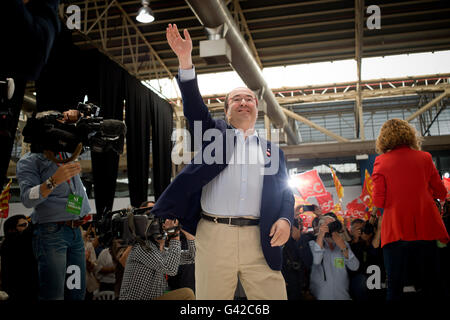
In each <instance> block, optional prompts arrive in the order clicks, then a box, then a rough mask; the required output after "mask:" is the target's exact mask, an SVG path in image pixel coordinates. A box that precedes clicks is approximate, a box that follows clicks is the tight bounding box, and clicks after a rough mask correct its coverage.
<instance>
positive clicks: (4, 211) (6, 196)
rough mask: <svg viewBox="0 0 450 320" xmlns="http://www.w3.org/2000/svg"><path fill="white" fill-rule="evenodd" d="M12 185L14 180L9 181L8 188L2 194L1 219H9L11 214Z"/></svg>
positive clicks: (0, 199) (0, 196)
mask: <svg viewBox="0 0 450 320" xmlns="http://www.w3.org/2000/svg"><path fill="white" fill-rule="evenodd" d="M11 183H12V179H10V180H9V182H8V184H7V185H6V187H5V188H4V189H3V191H2V193H1V194H0V218H7V217H8V214H9V200H10V199H11V192H10V189H11Z"/></svg>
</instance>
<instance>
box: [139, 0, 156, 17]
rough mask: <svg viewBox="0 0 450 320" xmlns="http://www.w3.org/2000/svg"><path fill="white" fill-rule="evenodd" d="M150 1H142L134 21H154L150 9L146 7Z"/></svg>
mask: <svg viewBox="0 0 450 320" xmlns="http://www.w3.org/2000/svg"><path fill="white" fill-rule="evenodd" d="M149 4H150V1H148V0H142V8H140V9H139V11H138V14H137V16H136V20H137V21H139V22H141V23H150V22H152V21H153V20H155V16H154V15H153V12H152V9H150V7H149V6H148V5H149Z"/></svg>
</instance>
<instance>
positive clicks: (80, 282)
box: [33, 223, 86, 300]
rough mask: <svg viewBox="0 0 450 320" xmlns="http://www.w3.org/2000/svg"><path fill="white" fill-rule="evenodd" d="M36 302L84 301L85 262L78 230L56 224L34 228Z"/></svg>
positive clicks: (40, 225)
mask: <svg viewBox="0 0 450 320" xmlns="http://www.w3.org/2000/svg"><path fill="white" fill-rule="evenodd" d="M33 251H34V255H35V257H36V260H37V263H38V272H39V299H40V300H63V299H66V300H84V295H85V291H86V258H85V250H84V242H83V238H82V236H81V230H80V228H75V229H72V228H71V227H69V226H66V225H61V224H57V223H43V224H38V225H36V226H35V230H34V233H33Z"/></svg>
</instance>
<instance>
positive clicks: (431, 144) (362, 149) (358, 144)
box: [280, 135, 450, 161]
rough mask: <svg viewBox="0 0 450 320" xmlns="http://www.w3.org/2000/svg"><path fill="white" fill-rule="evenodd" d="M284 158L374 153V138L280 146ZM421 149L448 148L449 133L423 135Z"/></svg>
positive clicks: (334, 156)
mask: <svg viewBox="0 0 450 320" xmlns="http://www.w3.org/2000/svg"><path fill="white" fill-rule="evenodd" d="M280 148H281V149H282V150H283V152H284V155H285V157H286V160H289V159H290V158H299V157H300V161H301V159H314V158H319V159H320V158H336V157H344V156H356V155H358V154H376V151H375V140H365V141H350V142H345V143H343V142H327V143H305V144H300V145H296V146H281V147H280ZM422 149H423V150H425V151H433V150H449V149H450V135H442V136H429V137H424V141H423V143H422Z"/></svg>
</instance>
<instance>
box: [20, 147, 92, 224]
mask: <svg viewBox="0 0 450 320" xmlns="http://www.w3.org/2000/svg"><path fill="white" fill-rule="evenodd" d="M57 169H58V166H57V165H56V164H55V163H53V162H52V161H50V160H48V159H47V158H46V157H45V156H44V155H43V154H42V153H31V152H28V153H26V154H25V155H23V156H22V158H20V160H19V162H17V167H16V175H17V180H18V182H19V187H20V198H21V201H22V203H23V205H24V206H25V207H27V208H34V210H33V212H32V213H31V220H32V221H33V223H48V222H58V221H66V220H77V219H79V217H84V216H85V215H86V214H88V213H89V212H90V211H91V207H90V206H89V201H88V197H87V194H86V191H85V189H84V186H83V183H82V182H81V179H80V176H79V175H76V176H75V177H73V178H72V179H70V187H69V182H64V183H61V184H60V185H58V186H57V187H56V189H55V190H53V191H52V193H50V195H49V196H48V197H47V198H44V197H42V194H41V192H40V191H39V198H37V199H30V191H31V188H33V187H35V186H37V185H40V184H42V183H43V182H44V181H45V180H47V179H48V178H49V177H50V176H51V175H53V174H54V173H55V172H56V170H57ZM70 193H74V194H76V195H78V196H82V197H83V205H82V208H81V214H80V216H78V215H75V214H72V213H69V212H66V204H67V199H68V196H69V194H70Z"/></svg>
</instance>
